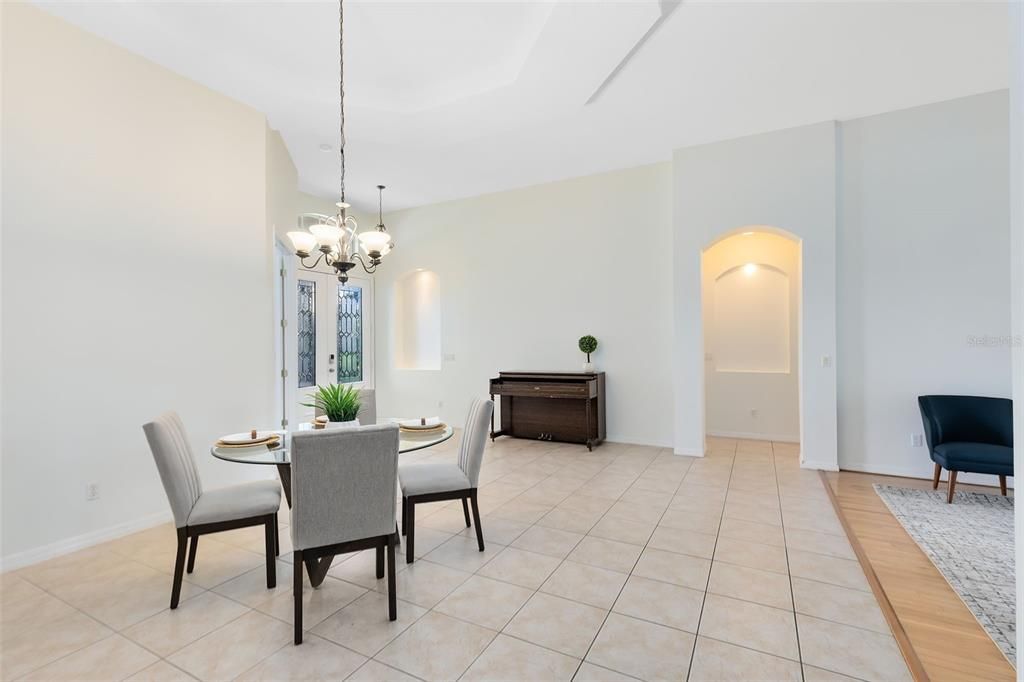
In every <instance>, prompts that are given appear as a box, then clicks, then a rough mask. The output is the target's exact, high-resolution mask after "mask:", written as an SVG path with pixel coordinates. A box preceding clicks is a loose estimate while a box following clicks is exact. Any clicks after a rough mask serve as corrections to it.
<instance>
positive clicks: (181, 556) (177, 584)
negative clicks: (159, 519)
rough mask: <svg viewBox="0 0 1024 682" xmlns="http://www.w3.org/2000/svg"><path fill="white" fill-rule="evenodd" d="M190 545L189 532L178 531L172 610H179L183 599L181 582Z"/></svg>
mask: <svg viewBox="0 0 1024 682" xmlns="http://www.w3.org/2000/svg"><path fill="white" fill-rule="evenodd" d="M187 544H188V530H187V529H185V528H179V529H178V553H177V555H176V556H175V558H174V579H173V582H172V583H171V608H172V609H176V608H178V599H179V598H180V597H181V580H182V578H183V577H184V573H185V545H187Z"/></svg>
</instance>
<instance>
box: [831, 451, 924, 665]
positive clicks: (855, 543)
mask: <svg viewBox="0 0 1024 682" xmlns="http://www.w3.org/2000/svg"><path fill="white" fill-rule="evenodd" d="M818 478H819V480H820V481H821V483H822V485H823V486H825V492H826V493H827V494H828V499H829V501H830V502H831V503H832V509H833V511H835V514H836V516H837V517H839V525H840V526H841V527H842V529H843V532H845V533H846V539H847V540H848V541H849V543H850V546H851V547H852V548H853V553H854V554H855V555H856V557H857V563H859V564H860V568H861V571H863V573H864V577H865V578H866V579H867V581H868V586H869V587H870V588H871V593H872V594H873V595H874V597H875V601H876V602H878V605H879V608H880V609H881V610H882V615H883V616H885V620H886V622H887V623H888V625H889V629H890V630H891V632H890V634H891V635H892V637H893V639H895V640H896V645H897V646H898V647H899V650H900V653H901V654H902V655H903V659H904V662H905V663H906V665H907V669H908V670H909V672H910V674H911V676H912V677H913V678H914V680H917V681H918V682H928V680H929V679H930V678H929V676H928V671H927V670H925V667H924V663H922V661H921V659H920V657H919V656H918V655H917V650H916V649H914V644H913V642H911V641H910V636H909V635H908V634H907V631H906V630H905V629H904V627H903V623H902V622H901V621H900V618H899V616H898V615H897V614H896V610H895V609H894V608H893V606H892V602H890V601H889V595H888V594H886V591H885V588H884V587H883V586H882V583H881V581H880V580H879V579H878V575H877V574H876V573H875V569H874V566H872V565H871V561H870V560H869V559H868V556H867V553H866V552H865V551H864V548H863V546H861V544H860V539H859V538H858V537H857V535H856V533H854V532H853V528H852V527H851V525H850V522H849V520H848V519H847V518H846V515H845V514H844V513H843V509H842V505H840V504H839V498H838V496H837V495H836V492H835V490H833V489H832V484H831V483H830V482H829V480H828V476H826V474H825V472H824V471H820V470H819V471H818Z"/></svg>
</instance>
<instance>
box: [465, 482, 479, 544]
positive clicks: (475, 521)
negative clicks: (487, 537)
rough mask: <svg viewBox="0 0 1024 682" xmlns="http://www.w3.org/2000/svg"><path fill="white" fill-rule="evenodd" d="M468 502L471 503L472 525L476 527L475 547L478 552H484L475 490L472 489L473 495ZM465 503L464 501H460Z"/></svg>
mask: <svg viewBox="0 0 1024 682" xmlns="http://www.w3.org/2000/svg"><path fill="white" fill-rule="evenodd" d="M469 499H470V502H472V503H473V525H474V526H476V546H477V547H478V548H479V549H480V551H481V552H482V551H484V529H483V528H482V527H481V526H480V507H479V506H477V503H476V488H473V493H472V495H471V496H470V498H469ZM462 503H463V504H465V503H466V501H465V500H463V501H462Z"/></svg>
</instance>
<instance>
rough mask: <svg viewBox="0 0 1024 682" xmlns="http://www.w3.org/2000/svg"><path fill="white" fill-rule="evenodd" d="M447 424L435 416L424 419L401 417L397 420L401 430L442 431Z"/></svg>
mask: <svg viewBox="0 0 1024 682" xmlns="http://www.w3.org/2000/svg"><path fill="white" fill-rule="evenodd" d="M446 426H447V425H446V424H445V423H444V422H443V421H441V420H440V419H438V418H437V417H428V418H426V419H402V420H400V421H399V422H398V428H400V429H402V430H403V431H422V432H431V431H444V429H445V427H446Z"/></svg>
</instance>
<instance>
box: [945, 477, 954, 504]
mask: <svg viewBox="0 0 1024 682" xmlns="http://www.w3.org/2000/svg"><path fill="white" fill-rule="evenodd" d="M954 492H956V472H955V471H952V470H950V472H949V490H948V491H947V492H946V504H953V493H954Z"/></svg>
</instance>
